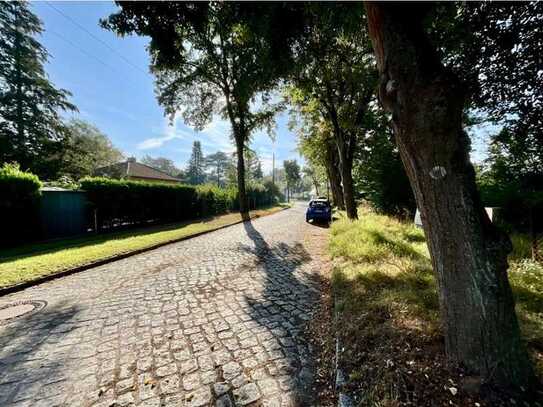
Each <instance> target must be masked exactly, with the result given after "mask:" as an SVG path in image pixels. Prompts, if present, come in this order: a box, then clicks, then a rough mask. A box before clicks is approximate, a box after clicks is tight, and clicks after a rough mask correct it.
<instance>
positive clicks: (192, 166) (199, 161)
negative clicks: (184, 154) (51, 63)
mask: <svg viewBox="0 0 543 407" xmlns="http://www.w3.org/2000/svg"><path fill="white" fill-rule="evenodd" d="M205 165H206V163H205V159H204V154H203V153H202V145H201V144H200V142H199V141H195V142H194V144H193V145H192V154H191V156H190V161H189V167H188V169H187V175H186V178H187V180H188V182H189V183H191V184H193V185H198V184H203V183H204V182H205Z"/></svg>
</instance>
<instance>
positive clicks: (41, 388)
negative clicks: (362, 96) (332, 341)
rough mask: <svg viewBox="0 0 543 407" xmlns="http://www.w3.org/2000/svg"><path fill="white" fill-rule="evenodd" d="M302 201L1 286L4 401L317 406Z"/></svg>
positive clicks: (0, 391) (313, 268) (311, 277)
mask: <svg viewBox="0 0 543 407" xmlns="http://www.w3.org/2000/svg"><path fill="white" fill-rule="evenodd" d="M303 210H304V208H303V207H302V206H296V207H294V208H292V209H289V210H286V211H282V212H280V213H278V214H275V215H272V216H268V217H264V218H261V219H258V220H254V221H252V222H246V223H244V224H240V225H236V226H232V227H229V228H227V229H223V230H221V231H217V232H213V233H210V234H207V235H204V236H201V237H197V238H194V239H190V240H186V241H184V242H180V243H176V244H173V245H169V246H165V247H163V248H160V249H157V250H154V251H151V252H147V253H143V254H140V255H137V256H133V257H130V258H127V259H124V260H120V261H117V262H114V263H110V264H107V265H104V266H101V267H97V268H94V269H91V270H88V271H85V272H82V273H78V274H74V275H71V276H68V277H64V278H61V279H58V280H54V281H51V282H49V283H45V284H41V285H39V286H36V287H33V288H29V289H26V290H24V291H22V292H19V293H15V294H12V295H9V296H5V297H1V298H0V306H1V305H3V304H6V303H8V302H12V301H20V300H30V299H35V300H45V301H47V303H48V305H47V306H46V307H45V308H44V309H43V310H42V311H40V312H39V313H36V314H33V315H30V316H27V317H22V318H19V319H16V320H13V321H11V322H9V323H7V324H4V325H0V406H57V405H63V406H91V405H92V406H131V405H138V406H149V407H150V406H194V407H196V406H208V405H209V406H217V407H218V406H233V405H257V406H299V405H300V406H303V405H312V399H311V382H312V372H313V369H312V362H311V350H310V349H309V348H308V346H307V344H306V343H305V342H304V340H303V337H302V335H301V330H302V328H303V325H304V323H305V321H307V320H308V319H309V318H310V316H311V310H312V304H313V301H314V299H315V297H316V295H318V290H317V287H318V285H317V284H316V274H317V272H318V269H319V261H318V259H317V258H312V256H311V254H310V253H309V252H308V251H307V247H306V244H305V239H306V237H307V236H308V233H309V231H310V230H311V229H317V228H315V227H314V226H310V225H307V224H305V222H304V219H305V218H304V216H303Z"/></svg>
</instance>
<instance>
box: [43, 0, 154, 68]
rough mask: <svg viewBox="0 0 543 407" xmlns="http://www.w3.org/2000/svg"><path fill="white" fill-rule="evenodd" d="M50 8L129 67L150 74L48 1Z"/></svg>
mask: <svg viewBox="0 0 543 407" xmlns="http://www.w3.org/2000/svg"><path fill="white" fill-rule="evenodd" d="M45 3H46V4H47V5H48V6H49V7H51V8H52V9H53V10H55V11H56V12H57V13H58V14H60V15H61V16H62V17H64V18H65V19H67V20H69V21H70V22H71V23H72V24H74V25H75V26H76V27H78V28H79V29H80V30H82V31H83V32H85V33H86V34H88V35H89V36H90V37H91V38H92V39H94V40H95V41H98V42H99V43H100V44H102V45H103V46H105V47H106V48H107V49H109V50H110V51H111V52H113V53H114V54H115V55H117V56H118V57H119V58H121V59H122V60H123V61H124V62H125V63H127V64H128V65H130V66H131V67H132V68H134V69H137V70H138V71H140V72H142V73H143V74H145V75H147V74H148V73H147V72H146V71H145V70H143V69H142V68H140V67H139V66H137V65H135V64H134V63H132V62H131V61H130V60H129V59H128V58H126V57H125V56H124V55H122V54H121V53H119V52H118V51H117V50H116V49H115V48H113V47H112V46H111V45H109V44H108V43H107V42H105V41H104V40H102V39H101V38H99V37H97V36H96V35H94V34H93V33H92V32H90V31H89V30H87V29H86V28H85V27H84V26H82V25H81V24H79V23H78V22H77V21H76V20H74V19H73V18H72V17H70V16H69V15H67V14H66V13H64V12H63V11H62V10H60V9H59V8H57V7H55V6H54V5H53V4H51V3H50V2H48V1H46V2H45Z"/></svg>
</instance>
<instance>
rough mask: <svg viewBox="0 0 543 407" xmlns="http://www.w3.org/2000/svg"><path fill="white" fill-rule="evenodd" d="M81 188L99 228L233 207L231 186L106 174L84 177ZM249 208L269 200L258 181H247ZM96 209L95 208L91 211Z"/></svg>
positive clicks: (269, 193)
mask: <svg viewBox="0 0 543 407" xmlns="http://www.w3.org/2000/svg"><path fill="white" fill-rule="evenodd" d="M80 183H81V189H83V190H84V191H85V192H86V193H87V199H88V201H89V203H90V204H91V209H92V212H93V213H96V217H97V222H98V227H99V229H104V228H107V229H109V228H112V227H116V226H121V225H130V224H142V223H149V222H153V223H164V222H175V221H183V220H189V219H195V218H200V217H206V216H213V215H218V214H222V213H226V212H228V211H231V210H237V209H238V207H239V205H238V196H237V195H238V194H237V189H235V188H228V189H224V188H218V187H214V186H208V185H203V186H192V185H178V184H158V183H148V182H141V181H127V180H115V179H110V178H102V177H95V178H84V179H82V180H81V181H80ZM247 195H248V198H249V204H250V207H251V208H256V207H259V206H262V205H265V204H271V203H273V202H274V200H275V198H274V196H273V193H272V191H269V190H268V189H266V188H265V187H263V186H262V185H254V186H252V185H248V188H247ZM95 210H96V211H95Z"/></svg>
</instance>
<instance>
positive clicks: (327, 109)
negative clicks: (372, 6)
mask: <svg viewBox="0 0 543 407" xmlns="http://www.w3.org/2000/svg"><path fill="white" fill-rule="evenodd" d="M361 21H363V9H362V5H361V4H359V3H345V4H343V3H342V4H340V5H335V6H334V7H329V6H328V5H323V4H320V3H315V4H311V5H310V6H308V7H307V10H306V29H305V31H304V34H303V35H302V36H301V37H300V39H299V42H298V49H299V53H298V55H299V57H298V58H297V59H296V68H297V69H296V70H295V73H294V74H293V75H292V76H291V79H290V82H291V83H292V87H291V88H290V89H289V91H288V92H287V98H288V100H289V102H290V103H291V104H292V105H294V106H295V107H297V108H298V117H300V118H301V119H302V120H308V121H311V122H316V123H318V122H320V121H326V122H328V124H329V128H330V130H331V133H330V134H331V135H332V136H333V139H334V141H335V144H336V147H337V149H338V154H339V164H340V168H339V169H340V171H341V182H342V186H343V199H344V203H345V206H346V210H347V214H348V216H349V218H351V219H354V218H356V217H357V210H356V203H355V192H354V189H353V179H352V165H353V160H354V153H355V150H356V146H357V142H358V140H359V139H360V138H361V137H362V136H363V135H364V133H365V131H367V130H368V128H367V126H366V123H367V117H366V116H367V115H368V110H369V106H370V102H371V101H372V99H374V96H375V95H374V94H375V89H376V85H377V70H376V66H375V60H374V58H373V54H372V50H371V44H370V40H369V37H368V35H367V31H366V30H364V29H361V28H360V22H361Z"/></svg>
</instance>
